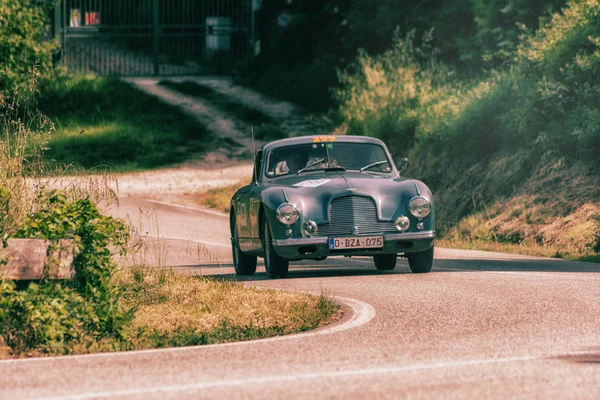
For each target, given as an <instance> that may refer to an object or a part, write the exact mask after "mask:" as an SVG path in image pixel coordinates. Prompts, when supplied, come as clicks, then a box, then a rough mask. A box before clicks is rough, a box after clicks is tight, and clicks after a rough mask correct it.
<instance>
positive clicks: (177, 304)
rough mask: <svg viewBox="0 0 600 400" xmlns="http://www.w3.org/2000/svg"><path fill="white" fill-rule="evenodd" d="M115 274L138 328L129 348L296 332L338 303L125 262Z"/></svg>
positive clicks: (330, 313)
mask: <svg viewBox="0 0 600 400" xmlns="http://www.w3.org/2000/svg"><path fill="white" fill-rule="evenodd" d="M118 280H119V282H120V284H122V285H123V286H124V287H126V294H125V296H124V299H125V305H126V306H127V307H134V308H135V317H134V320H133V327H134V328H135V329H139V330H143V331H144V334H143V335H141V336H139V338H138V340H137V341H136V342H135V348H150V347H161V345H162V343H167V345H185V344H203V343H221V342H227V341H234V340H244V339H255V338H261V337H268V336H274V335H281V334H289V333H294V332H302V331H306V330H309V329H314V328H317V327H319V326H321V325H323V324H326V323H331V322H333V321H335V320H337V319H338V318H339V316H340V313H339V310H340V308H339V306H338V305H336V304H335V303H333V301H332V300H331V299H330V298H328V297H327V296H325V295H321V296H310V295H306V294H299V293H290V292H283V291H275V290H266V289H260V288H256V287H246V286H243V285H240V284H238V283H235V282H231V281H226V280H218V279H212V278H209V277H203V276H186V275H181V274H177V273H175V272H173V271H172V270H168V269H164V268H145V267H141V268H130V269H127V270H123V271H122V273H121V274H120V276H119V277H118ZM157 338H158V339H157ZM165 338H166V339H165Z"/></svg>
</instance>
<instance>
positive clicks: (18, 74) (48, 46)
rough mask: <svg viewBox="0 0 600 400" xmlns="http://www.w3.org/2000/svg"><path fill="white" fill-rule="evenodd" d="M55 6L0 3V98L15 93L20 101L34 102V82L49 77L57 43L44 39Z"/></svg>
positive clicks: (50, 3) (11, 0)
mask: <svg viewBox="0 0 600 400" xmlns="http://www.w3.org/2000/svg"><path fill="white" fill-rule="evenodd" d="M54 3H55V1H47V2H34V1H22V0H2V2H0V60H1V62H0V98H2V97H4V98H5V99H10V98H12V97H13V96H14V95H15V94H16V95H17V97H19V98H20V99H21V101H24V100H25V99H27V100H35V99H34V96H32V93H33V92H34V91H35V89H36V84H35V80H37V79H39V78H49V77H50V76H52V74H53V68H54V67H53V63H52V57H53V55H54V52H55V51H56V48H57V44H56V43H55V42H53V41H50V40H44V39H43V38H44V36H45V34H46V31H45V30H46V23H47V15H48V12H49V10H50V9H51V7H53V5H54ZM1 108H2V107H1V104H0V109H1Z"/></svg>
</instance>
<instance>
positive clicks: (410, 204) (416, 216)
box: [408, 184, 433, 220]
mask: <svg viewBox="0 0 600 400" xmlns="http://www.w3.org/2000/svg"><path fill="white" fill-rule="evenodd" d="M415 186H416V184H415ZM416 199H423V200H425V201H426V202H427V203H429V212H428V213H427V214H426V215H423V216H420V215H415V214H414V213H413V212H412V208H411V207H412V203H413V201H415V200H416ZM432 207H433V205H432V204H431V200H429V199H428V198H427V197H423V196H421V195H418V196H414V197H413V198H412V199H410V201H409V202H408V212H409V213H410V215H412V216H413V217H415V218H418V219H419V220H421V219H423V218H427V217H428V216H429V214H431V208H432Z"/></svg>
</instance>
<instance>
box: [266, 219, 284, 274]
mask: <svg viewBox="0 0 600 400" xmlns="http://www.w3.org/2000/svg"><path fill="white" fill-rule="evenodd" d="M263 247H264V249H265V270H266V271H267V275H269V278H271V279H278V278H285V277H286V276H287V274H288V270H289V266H290V261H289V260H288V259H286V258H283V257H281V256H280V255H279V254H277V253H276V252H275V249H274V248H273V237H272V236H271V229H269V223H268V222H267V219H266V218H265V220H264V223H263Z"/></svg>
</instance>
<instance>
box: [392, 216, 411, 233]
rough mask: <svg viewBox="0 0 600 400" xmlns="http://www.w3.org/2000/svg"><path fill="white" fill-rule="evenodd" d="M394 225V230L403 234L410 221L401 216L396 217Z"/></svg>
mask: <svg viewBox="0 0 600 400" xmlns="http://www.w3.org/2000/svg"><path fill="white" fill-rule="evenodd" d="M394 224H395V225H396V229H398V230H399V231H400V232H404V231H405V230H407V229H408V227H409V226H410V220H409V219H408V217H405V216H404V215H401V216H399V217H398V219H396V222H395V223H394Z"/></svg>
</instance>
